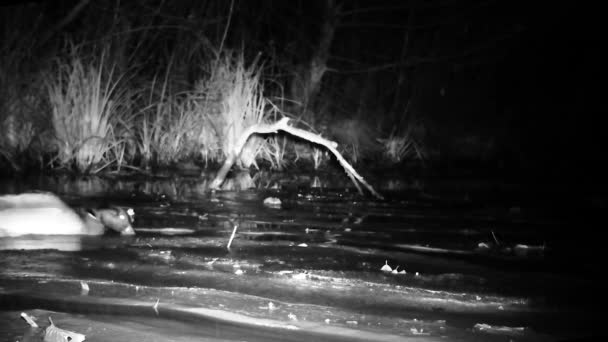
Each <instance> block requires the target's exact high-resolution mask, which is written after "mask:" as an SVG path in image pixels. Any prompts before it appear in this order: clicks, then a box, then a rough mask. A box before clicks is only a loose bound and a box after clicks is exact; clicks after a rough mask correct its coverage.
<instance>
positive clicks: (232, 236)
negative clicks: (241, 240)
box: [226, 223, 239, 250]
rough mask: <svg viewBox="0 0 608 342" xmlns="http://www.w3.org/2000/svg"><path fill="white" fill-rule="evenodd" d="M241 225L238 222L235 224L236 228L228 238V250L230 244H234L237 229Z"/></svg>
mask: <svg viewBox="0 0 608 342" xmlns="http://www.w3.org/2000/svg"><path fill="white" fill-rule="evenodd" d="M238 227H239V225H238V224H236V223H235V224H234V229H233V230H232V235H230V240H228V246H227V247H226V248H228V250H230V245H231V244H232V240H233V239H234V234H236V229H237V228H238Z"/></svg>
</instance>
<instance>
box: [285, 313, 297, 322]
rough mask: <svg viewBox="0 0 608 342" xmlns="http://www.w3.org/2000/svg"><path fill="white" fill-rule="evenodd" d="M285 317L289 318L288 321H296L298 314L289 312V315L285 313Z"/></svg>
mask: <svg viewBox="0 0 608 342" xmlns="http://www.w3.org/2000/svg"><path fill="white" fill-rule="evenodd" d="M287 318H289V320H290V321H297V320H298V316H296V315H294V314H292V313H291V312H290V313H289V315H287Z"/></svg>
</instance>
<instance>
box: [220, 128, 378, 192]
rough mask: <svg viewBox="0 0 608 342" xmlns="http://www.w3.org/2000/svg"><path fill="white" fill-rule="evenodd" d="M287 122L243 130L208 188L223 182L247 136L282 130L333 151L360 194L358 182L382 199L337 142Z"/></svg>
mask: <svg viewBox="0 0 608 342" xmlns="http://www.w3.org/2000/svg"><path fill="white" fill-rule="evenodd" d="M288 122H289V118H282V119H281V120H279V121H277V122H275V123H272V124H257V125H253V126H250V127H248V128H247V129H246V130H245V131H244V132H243V134H241V136H240V137H239V140H238V142H237V144H236V145H235V147H234V149H233V150H232V151H231V152H230V154H229V155H228V157H227V158H226V160H225V161H224V164H223V165H222V167H221V168H220V170H219V171H218V173H217V175H216V176H215V179H214V180H213V182H211V185H210V188H211V189H219V188H220V186H221V185H222V183H223V182H224V179H226V175H227V174H228V171H230V169H231V168H232V165H234V163H235V162H236V160H237V158H238V157H239V155H240V154H241V150H242V149H243V147H244V146H245V143H247V140H248V139H249V137H250V136H251V135H252V134H271V133H278V131H283V132H286V133H289V134H291V135H293V136H296V137H298V138H302V139H304V140H307V141H309V142H311V143H314V144H318V145H322V146H325V148H327V149H328V150H329V151H330V152H331V153H333V155H334V156H336V159H337V160H338V162H339V163H340V165H342V167H343V168H344V172H345V173H346V175H347V176H348V177H349V178H350V179H351V180H352V182H353V183H354V184H355V186H356V187H357V190H359V193H360V194H363V190H362V189H361V186H360V184H363V185H364V186H365V187H366V188H367V189H368V190H369V192H371V193H372V195H374V196H375V197H376V198H378V199H384V197H382V195H380V194H379V193H378V192H376V190H374V188H373V187H372V186H371V185H369V184H368V183H367V182H366V181H365V179H363V177H361V175H359V173H357V171H355V169H354V168H353V167H352V166H351V165H350V164H349V163H348V162H347V161H346V159H344V157H343V156H342V155H341V154H340V152H338V150H337V149H336V148H337V147H338V144H337V143H336V142H334V141H330V140H327V139H325V138H323V137H321V136H319V135H317V134H314V133H311V132H308V131H305V130H303V129H299V128H295V127H292V126H289V125H288V124H287V123H288ZM359 183H360V184H359Z"/></svg>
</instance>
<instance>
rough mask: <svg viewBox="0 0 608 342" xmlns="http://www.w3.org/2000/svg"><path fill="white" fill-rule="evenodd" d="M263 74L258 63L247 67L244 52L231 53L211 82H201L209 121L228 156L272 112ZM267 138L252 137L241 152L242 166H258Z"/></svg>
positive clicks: (223, 59)
mask: <svg viewBox="0 0 608 342" xmlns="http://www.w3.org/2000/svg"><path fill="white" fill-rule="evenodd" d="M260 75H261V68H260V67H259V65H258V64H257V63H256V62H254V63H252V64H251V65H250V66H249V67H246V66H245V58H244V56H243V54H242V53H240V54H233V53H230V52H227V53H225V54H224V56H223V58H220V59H219V63H217V64H216V67H215V68H214V69H213V70H212V73H211V76H210V78H209V79H208V80H207V82H203V83H202V84H200V89H202V90H204V91H205V93H206V94H207V97H206V105H207V108H208V109H210V110H209V111H208V112H207V115H208V119H209V124H210V125H211V126H212V127H213V128H214V129H215V133H216V134H217V137H218V140H219V147H220V150H221V153H222V156H223V157H224V158H225V157H227V156H228V155H229V154H230V152H231V151H232V150H233V149H234V147H235V146H236V144H237V141H238V139H239V137H240V136H241V135H242V133H243V132H244V131H245V129H247V128H248V127H250V126H252V125H255V124H259V123H263V122H265V121H266V118H267V117H268V116H269V115H270V111H268V110H267V105H268V102H267V99H265V98H264V95H263V90H262V86H261V82H260ZM214 107H215V110H214ZM264 141H265V140H264V138H262V137H259V136H252V137H251V138H250V139H249V141H248V142H247V144H246V145H245V147H244V148H243V150H242V152H241V155H240V158H239V160H238V164H239V166H241V167H250V166H252V165H254V166H257V164H256V157H257V156H258V155H259V153H260V152H259V151H260V150H259V149H260V146H261V145H262V144H264Z"/></svg>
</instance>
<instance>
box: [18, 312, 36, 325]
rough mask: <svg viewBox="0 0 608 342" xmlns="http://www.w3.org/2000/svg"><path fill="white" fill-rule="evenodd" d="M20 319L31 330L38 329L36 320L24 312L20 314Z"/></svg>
mask: <svg viewBox="0 0 608 342" xmlns="http://www.w3.org/2000/svg"><path fill="white" fill-rule="evenodd" d="M21 318H23V319H24V320H25V321H26V322H27V324H29V325H30V326H31V327H32V328H38V324H37V323H36V318H35V317H33V316H30V315H28V314H26V313H25V312H22V313H21Z"/></svg>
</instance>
